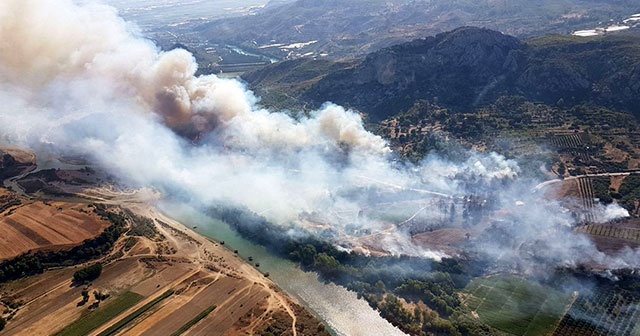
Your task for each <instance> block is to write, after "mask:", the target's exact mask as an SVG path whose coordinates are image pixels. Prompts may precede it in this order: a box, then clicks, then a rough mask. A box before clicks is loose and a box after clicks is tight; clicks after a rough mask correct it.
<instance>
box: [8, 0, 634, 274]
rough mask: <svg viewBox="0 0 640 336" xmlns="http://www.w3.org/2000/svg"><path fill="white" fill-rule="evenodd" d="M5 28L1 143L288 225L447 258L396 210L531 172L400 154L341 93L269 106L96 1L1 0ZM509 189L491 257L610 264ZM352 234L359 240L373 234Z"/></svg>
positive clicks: (427, 210) (429, 206)
mask: <svg viewBox="0 0 640 336" xmlns="http://www.w3.org/2000/svg"><path fill="white" fill-rule="evenodd" d="M0 37H2V40H3V42H4V46H3V47H2V48H0V101H2V105H1V106H0V132H1V135H2V138H1V140H2V142H5V143H11V144H14V145H24V146H28V147H32V148H35V149H41V150H46V151H50V152H55V153H58V154H79V155H83V156H86V157H88V158H90V159H92V160H93V161H94V162H95V163H97V164H99V165H101V166H102V167H104V168H105V169H107V170H108V171H110V172H113V173H114V174H116V175H117V176H118V177H119V178H120V179H122V181H123V182H125V183H130V184H133V185H138V186H148V187H153V188H156V189H158V190H160V191H163V192H165V193H166V194H169V195H172V194H173V195H176V194H177V195H180V196H181V197H183V198H187V199H191V200H194V202H197V203H199V204H215V203H218V202H223V203H227V204H229V203H230V204H239V205H242V206H244V207H246V208H248V209H250V210H251V211H254V212H256V213H258V214H261V215H264V216H265V217H267V218H269V219H270V220H272V221H274V222H276V223H286V224H290V223H298V224H300V225H302V223H304V222H305V221H306V220H309V218H315V217H318V219H317V222H322V223H324V224H326V225H327V226H328V227H330V228H332V229H333V230H335V231H337V232H343V231H344V232H346V231H347V227H348V226H349V225H354V224H357V225H355V226H356V228H354V229H353V230H352V231H358V230H360V231H362V232H366V233H361V234H360V236H366V235H367V234H375V233H376V232H379V231H384V230H389V231H385V232H388V233H389V234H391V235H394V236H395V237H394V238H390V237H388V236H385V237H383V238H384V239H378V240H377V241H378V243H379V244H382V245H383V246H382V248H383V249H386V250H387V251H398V253H410V254H415V255H423V256H427V257H433V258H438V257H440V256H443V255H444V254H443V253H440V252H434V251H425V250H424V249H421V248H419V247H418V246H414V245H413V243H412V242H411V240H410V237H409V234H408V233H407V232H405V231H404V230H401V229H397V230H396V229H393V228H392V227H391V229H390V225H389V223H390V222H394V223H396V224H397V223H401V222H406V221H407V218H411V216H415V218H416V220H417V219H424V220H428V221H432V220H435V219H437V218H443V217H444V216H445V212H446V211H447V210H448V209H449V208H450V206H449V202H453V203H455V204H454V206H453V207H454V208H455V207H460V203H461V202H463V201H462V197H463V196H464V195H466V194H467V193H468V190H467V188H468V186H469V185H471V184H472V185H474V192H477V191H480V192H486V193H489V192H490V191H495V190H496V189H495V188H496V187H500V186H501V185H502V184H503V183H501V182H500V181H513V180H514V179H517V176H518V172H519V168H518V166H517V164H516V162H514V161H511V160H506V159H505V158H504V157H503V156H501V155H498V154H495V153H493V154H486V155H485V154H477V153H470V154H469V159H468V160H466V161H465V162H458V163H454V162H451V161H448V160H444V159H440V158H436V157H429V158H427V159H426V160H425V161H424V162H423V163H422V164H421V165H418V166H409V165H408V164H403V163H395V162H394V161H393V160H391V157H390V155H389V154H390V150H389V148H388V146H387V143H386V142H385V141H384V140H383V139H382V138H380V137H378V136H376V135H373V134H372V133H370V132H368V131H366V130H365V128H364V127H363V124H362V120H361V118H360V116H359V115H358V114H357V113H354V112H352V111H347V110H345V109H344V108H342V107H340V106H336V105H333V104H326V105H325V106H324V107H323V108H321V109H320V110H318V111H315V112H314V113H312V114H311V116H310V117H308V118H301V119H293V118H291V117H290V116H289V115H287V114H284V113H277V112H272V111H267V110H264V109H261V108H259V107H258V106H257V105H256V103H257V101H258V99H257V98H256V97H255V96H254V95H253V94H252V93H251V92H249V91H247V90H246V89H245V87H244V86H243V85H242V84H241V83H240V82H238V81H236V80H230V79H222V78H218V77H216V76H213V75H211V76H200V77H196V76H194V74H195V72H196V69H197V65H196V62H195V60H194V59H193V56H192V55H190V54H189V53H188V52H186V51H184V50H173V51H169V52H163V51H160V50H159V49H158V48H157V47H156V46H155V45H154V44H153V43H151V42H150V41H148V40H145V39H144V38H142V37H141V35H140V33H139V31H138V30H137V28H136V27H135V26H134V25H131V24H129V23H126V22H125V21H123V20H122V19H121V18H120V17H118V15H117V12H116V11H115V10H114V9H113V8H111V7H108V6H104V5H101V4H98V3H94V2H91V1H85V2H82V3H81V4H79V3H75V2H73V1H71V0H58V1H47V0H3V1H2V2H0ZM196 135H201V136H202V138H201V140H200V142H199V143H198V145H193V144H192V143H191V137H193V136H196ZM479 186H480V187H479ZM499 197H500V199H499V200H497V201H495V202H494V203H495V204H496V206H498V207H501V208H503V209H504V210H503V211H504V212H506V213H511V214H513V215H511V216H510V217H509V219H508V220H504V221H496V222H495V223H494V224H493V225H494V226H495V228H496V231H499V232H502V233H504V234H505V235H506V236H508V238H509V239H506V240H505V243H504V244H503V243H500V242H492V241H491V239H489V240H482V237H481V236H479V237H476V238H477V239H478V240H477V244H476V246H477V247H479V248H480V249H482V251H484V253H486V255H489V256H491V258H493V259H495V260H510V262H513V263H516V264H517V263H521V262H529V261H530V260H529V259H531V260H534V259H536V257H534V256H531V257H530V258H529V257H527V256H529V254H530V253H538V252H544V253H546V254H547V255H546V256H545V258H546V259H547V260H552V261H553V262H554V263H557V264H576V263H579V262H583V261H591V260H593V259H594V258H595V259H598V260H597V261H598V262H609V260H606V258H607V257H606V256H604V255H601V254H600V253H599V252H597V251H596V250H595V248H594V247H593V244H591V243H590V242H589V241H588V239H586V238H584V237H582V236H579V235H576V234H574V233H573V232H572V231H571V230H568V229H566V228H567V227H568V226H570V225H571V219H570V218H569V216H567V215H566V214H564V213H563V209H562V208H561V207H560V206H558V205H556V204H555V203H553V202H551V203H547V202H546V201H544V200H540V199H537V198H536V197H539V196H536V195H534V194H531V185H529V184H528V183H515V184H514V185H512V186H510V187H505V189H504V190H503V191H501V193H500V194H499ZM399 200H406V201H407V202H409V203H407V204H410V205H409V206H407V208H406V209H404V210H402V211H397V212H394V213H388V214H382V212H384V210H385V209H386V208H391V207H393V206H392V205H388V204H386V203H385V202H387V203H390V204H393V203H394V202H395V203H397V202H398V201H399ZM515 200H518V202H520V203H518V204H521V203H523V202H524V203H523V204H526V206H516V205H515V203H514V202H515ZM434 204H440V207H439V208H438V207H436V206H435V205H434ZM456 204H457V205H456ZM371 209H373V210H371ZM418 209H421V210H420V211H417V210H418ZM443 209H446V210H443ZM361 212H364V213H365V215H364V218H358V214H359V213H361ZM461 213H462V210H461V209H460V210H459V211H458V213H457V216H458V217H460V216H461ZM448 215H449V216H451V217H453V215H452V214H451V213H449V214H448ZM385 216H387V217H390V216H395V219H393V220H392V219H389V218H385ZM399 216H404V217H399ZM348 236H349V235H348V234H347V235H344V237H345V238H344V239H345V241H344V242H342V243H343V244H344V245H345V246H347V248H351V247H354V245H357V244H358V243H359V242H362V241H363V240H362V239H364V238H362V239H360V240H357V239H351V238H349V237H348ZM371 239H374V238H371ZM514 244H516V245H514ZM385 245H386V246H385ZM514 247H515V249H514ZM630 258H631V257H629V258H625V259H622V260H616V262H617V264H616V265H626V264H628V263H631V262H633V261H628V260H632V259H630ZM536 260H537V259H536ZM635 260H636V261H635V262H637V260H639V259H638V258H635Z"/></svg>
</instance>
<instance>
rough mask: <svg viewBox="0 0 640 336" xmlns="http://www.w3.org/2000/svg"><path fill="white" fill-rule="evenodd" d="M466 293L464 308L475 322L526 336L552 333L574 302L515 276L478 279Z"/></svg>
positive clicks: (469, 286)
mask: <svg viewBox="0 0 640 336" xmlns="http://www.w3.org/2000/svg"><path fill="white" fill-rule="evenodd" d="M464 293H466V294H468V296H467V295H465V296H464V297H465V299H464V301H463V302H464V303H463V304H464V305H466V306H467V307H468V308H469V309H470V310H471V312H472V315H473V317H474V318H478V319H480V320H481V321H482V322H484V323H486V324H487V325H489V326H491V327H493V328H496V329H498V330H501V331H503V332H506V333H508V334H511V335H522V336H524V335H527V336H533V335H546V334H548V333H550V332H552V331H553V330H554V328H555V326H556V325H557V324H558V322H559V321H560V319H561V318H562V316H563V315H564V312H565V310H566V309H567V307H568V306H569V305H570V304H571V301H572V296H571V295H570V294H564V293H560V292H558V291H556V290H553V289H551V288H549V287H546V286H543V285H539V284H537V283H534V282H530V281H527V280H525V279H522V278H518V277H514V276H495V277H488V278H482V279H476V280H474V281H472V282H471V283H470V284H469V285H468V286H467V287H466V288H465V290H464Z"/></svg>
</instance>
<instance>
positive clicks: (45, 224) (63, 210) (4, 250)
mask: <svg viewBox="0 0 640 336" xmlns="http://www.w3.org/2000/svg"><path fill="white" fill-rule="evenodd" d="M2 193H4V195H5V197H0V202H2V201H4V202H3V203H5V204H6V202H11V203H10V204H11V205H10V206H9V207H6V209H4V208H5V207H2V204H0V208H3V209H4V215H3V216H2V217H1V218H0V260H7V259H10V258H13V257H16V256H18V255H20V254H23V253H25V252H28V251H39V250H47V251H52V250H59V249H69V248H71V247H73V246H77V245H80V244H81V243H82V242H83V241H84V240H87V239H91V238H94V237H96V236H98V235H100V233H102V232H103V231H104V230H105V229H106V228H107V227H109V225H110V223H109V222H108V221H107V220H104V219H101V218H100V217H99V216H98V215H96V214H95V213H93V209H92V208H90V207H89V206H88V205H87V204H84V203H74V202H64V201H59V202H43V201H30V200H26V199H21V198H19V197H17V196H15V194H13V193H10V192H8V191H6V190H4V191H2ZM16 200H18V201H19V202H16Z"/></svg>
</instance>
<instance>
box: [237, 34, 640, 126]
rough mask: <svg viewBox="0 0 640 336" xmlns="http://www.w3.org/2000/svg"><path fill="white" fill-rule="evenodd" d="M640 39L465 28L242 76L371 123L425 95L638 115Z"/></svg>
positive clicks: (281, 97) (275, 98)
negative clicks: (359, 55) (511, 98)
mask: <svg viewBox="0 0 640 336" xmlns="http://www.w3.org/2000/svg"><path fill="white" fill-rule="evenodd" d="M639 51H640V42H639V40H638V38H637V35H635V34H625V35H619V36H613V35H609V36H603V37H593V38H576V37H560V36H548V37H542V38H537V39H533V40H527V41H521V40H518V39H517V38H514V37H511V36H508V35H504V34H502V33H500V32H496V31H492V30H488V29H481V28H473V27H463V28H459V29H456V30H453V31H450V32H446V33H442V34H438V35H436V36H435V37H427V38H424V39H417V40H414V41H412V42H408V43H404V44H400V45H396V46H392V47H389V48H385V49H382V50H380V51H378V52H374V53H371V54H369V55H368V56H366V57H365V58H363V59H357V60H354V61H350V62H340V63H334V62H328V61H313V60H296V61H291V62H282V63H278V64H275V65H272V66H269V67H266V68H264V69H262V70H259V71H256V72H253V73H249V74H245V75H244V76H243V78H244V79H245V80H246V81H247V82H248V83H249V84H250V85H251V86H252V87H253V88H254V89H255V90H257V91H258V94H260V95H264V96H265V97H266V101H267V102H268V103H270V104H274V105H279V104H280V105H281V106H280V107H282V106H287V107H290V106H304V105H310V106H318V105H320V104H322V103H324V102H325V101H332V102H335V103H338V104H342V105H346V106H349V107H352V108H355V109H358V110H360V111H362V112H364V113H367V114H368V115H369V116H370V117H371V119H372V120H373V121H376V120H383V119H386V118H388V117H389V116H393V115H396V114H398V113H400V112H404V111H406V110H407V109H408V108H410V107H411V106H412V105H413V104H414V102H415V101H417V100H427V101H431V102H434V103H437V104H439V105H441V106H444V107H447V108H451V109H453V110H458V111H465V110H470V109H474V108H476V107H478V106H482V105H486V104H489V103H491V102H493V101H495V100H496V99H497V98H498V97H501V96H504V95H519V96H523V97H525V98H527V99H528V100H530V101H540V102H544V103H546V104H552V105H556V104H559V105H564V106H571V105H575V104H582V103H593V104H598V105H603V106H607V107H611V108H615V109H618V110H621V111H625V112H628V113H631V114H633V115H634V116H636V117H640V107H639V106H640V52H639Z"/></svg>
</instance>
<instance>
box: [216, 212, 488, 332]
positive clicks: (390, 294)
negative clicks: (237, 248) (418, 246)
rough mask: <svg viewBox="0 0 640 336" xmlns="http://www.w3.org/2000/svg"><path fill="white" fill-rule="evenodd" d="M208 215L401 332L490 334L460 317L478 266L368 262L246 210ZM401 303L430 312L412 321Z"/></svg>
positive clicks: (452, 262)
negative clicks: (339, 288)
mask: <svg viewBox="0 0 640 336" xmlns="http://www.w3.org/2000/svg"><path fill="white" fill-rule="evenodd" d="M209 213H210V214H212V215H213V216H214V217H217V218H220V219H221V220H223V221H225V222H227V223H228V224H230V226H231V227H232V228H234V229H235V230H236V231H237V232H238V233H240V234H241V235H242V236H244V237H245V238H247V239H249V240H251V241H253V242H254V243H257V244H260V245H263V246H265V247H267V248H268V249H269V250H270V251H271V252H272V253H274V254H277V255H280V256H282V257H284V258H288V259H290V260H292V261H295V262H297V263H298V264H299V265H300V267H302V268H303V269H305V270H310V271H315V272H317V273H318V274H319V275H320V277H321V278H322V279H324V280H327V281H332V282H334V283H337V284H339V285H343V286H345V287H347V288H349V289H351V290H353V291H355V292H357V293H358V295H359V296H360V297H362V298H364V299H366V300H367V301H368V302H369V304H370V305H371V306H372V307H373V308H376V309H378V310H379V311H380V313H381V315H382V316H383V317H384V318H385V319H387V320H388V321H390V322H391V323H393V324H395V325H396V326H398V327H399V328H401V329H402V330H403V331H405V332H408V333H410V334H413V335H432V334H436V335H438V334H440V335H472V334H474V333H473V332H471V330H474V331H477V330H485V329H489V328H488V327H487V326H486V325H483V324H482V322H480V321H476V320H473V321H472V320H468V319H467V320H464V321H463V320H462V319H460V318H459V316H463V315H464V314H462V313H460V312H461V311H462V310H464V308H463V307H462V306H461V304H460V301H459V299H458V295H457V293H458V292H459V291H460V290H462V289H463V288H464V287H465V286H466V285H467V283H468V282H469V280H470V279H471V278H472V277H473V276H477V275H479V274H480V273H481V272H482V268H483V267H482V265H479V264H477V265H476V264H475V263H471V262H466V261H461V260H457V259H449V258H444V259H443V260H441V261H439V262H438V261H434V260H430V259H424V258H417V257H409V256H401V257H380V258H369V257H366V256H362V255H358V254H355V253H349V252H346V251H344V250H338V249H337V248H335V247H334V246H333V245H332V244H330V243H328V242H326V241H322V240H320V239H317V238H315V237H313V236H311V235H310V234H308V233H307V232H303V231H299V232H296V234H295V235H292V234H290V230H292V228H289V227H282V226H279V225H274V224H271V223H269V222H268V221H267V220H266V219H265V218H263V217H261V216H258V215H256V214H253V213H251V212H249V211H246V210H242V209H238V208H231V209H229V208H213V209H210V211H209ZM297 230H299V229H297ZM400 298H402V299H405V300H407V301H409V302H422V303H424V304H425V305H426V306H427V307H428V308H429V309H428V310H427V312H428V314H427V315H425V314H423V313H422V312H420V313H419V318H416V317H415V316H416V314H415V312H408V311H406V309H404V308H403V307H402V305H401V302H400V300H399V299H400Z"/></svg>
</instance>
